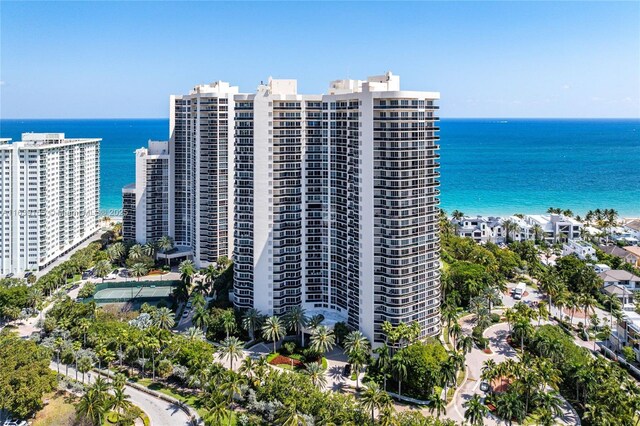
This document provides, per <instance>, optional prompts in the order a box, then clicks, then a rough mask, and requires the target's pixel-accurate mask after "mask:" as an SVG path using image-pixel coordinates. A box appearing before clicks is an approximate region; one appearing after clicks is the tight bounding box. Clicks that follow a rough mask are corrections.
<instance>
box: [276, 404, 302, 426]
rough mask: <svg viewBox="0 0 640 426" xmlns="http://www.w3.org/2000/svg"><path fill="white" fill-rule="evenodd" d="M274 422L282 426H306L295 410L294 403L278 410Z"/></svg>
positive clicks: (300, 415)
mask: <svg viewBox="0 0 640 426" xmlns="http://www.w3.org/2000/svg"><path fill="white" fill-rule="evenodd" d="M276 422H277V424H278V425H282V426H308V424H307V421H306V419H305V418H304V416H303V415H302V414H301V413H300V412H299V411H298V410H297V408H296V404H295V402H294V403H293V404H287V405H283V406H282V407H281V408H280V409H279V410H278V417H277V419H276Z"/></svg>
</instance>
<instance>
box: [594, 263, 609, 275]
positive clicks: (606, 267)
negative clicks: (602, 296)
mask: <svg viewBox="0 0 640 426" xmlns="http://www.w3.org/2000/svg"><path fill="white" fill-rule="evenodd" d="M591 267H592V268H593V270H594V271H595V273H596V274H599V273H601V272H604V271H610V270H611V267H610V266H609V265H605V264H604V263H596V264H595V265H591Z"/></svg>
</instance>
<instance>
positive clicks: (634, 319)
mask: <svg viewBox="0 0 640 426" xmlns="http://www.w3.org/2000/svg"><path fill="white" fill-rule="evenodd" d="M609 340H610V341H611V343H612V344H613V346H614V347H615V348H616V349H618V350H621V349H622V348H623V347H625V346H630V347H631V348H633V351H634V352H635V354H636V360H638V361H640V314H638V313H636V312H635V311H625V312H624V315H623V316H622V321H618V322H617V327H616V329H615V330H614V331H613V333H612V334H611V337H610V338H609Z"/></svg>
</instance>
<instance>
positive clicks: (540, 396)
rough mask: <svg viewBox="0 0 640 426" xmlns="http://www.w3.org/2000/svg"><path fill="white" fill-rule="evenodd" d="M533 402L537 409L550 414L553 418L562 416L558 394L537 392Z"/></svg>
mask: <svg viewBox="0 0 640 426" xmlns="http://www.w3.org/2000/svg"><path fill="white" fill-rule="evenodd" d="M533 400H534V401H535V403H536V405H537V406H538V407H539V408H542V409H544V410H545V411H548V412H550V413H551V414H552V415H553V416H560V415H562V401H561V400H560V398H559V397H558V392H555V391H552V392H538V393H536V395H535V396H534V398H533Z"/></svg>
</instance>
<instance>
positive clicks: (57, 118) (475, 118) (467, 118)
mask: <svg viewBox="0 0 640 426" xmlns="http://www.w3.org/2000/svg"><path fill="white" fill-rule="evenodd" d="M438 118H439V119H456V120H457V119H460V120H640V116H638V117H472V116H468V117H463V116H453V117H442V116H440V117H438ZM168 119H169V117H44V118H29V117H0V120H168Z"/></svg>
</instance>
